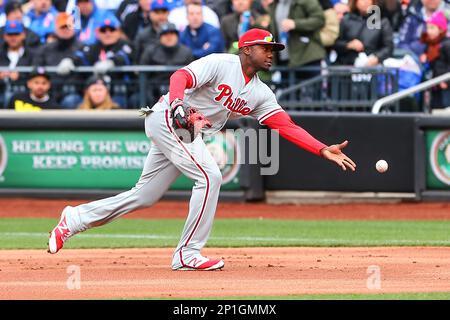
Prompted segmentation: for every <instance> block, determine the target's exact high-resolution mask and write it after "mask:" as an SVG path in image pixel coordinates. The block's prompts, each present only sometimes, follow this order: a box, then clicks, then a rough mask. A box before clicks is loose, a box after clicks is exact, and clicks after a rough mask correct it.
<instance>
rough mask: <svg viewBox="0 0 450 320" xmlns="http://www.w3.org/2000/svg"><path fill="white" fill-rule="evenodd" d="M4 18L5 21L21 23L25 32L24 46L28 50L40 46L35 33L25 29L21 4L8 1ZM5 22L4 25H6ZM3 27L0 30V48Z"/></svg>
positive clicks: (39, 40)
mask: <svg viewBox="0 0 450 320" xmlns="http://www.w3.org/2000/svg"><path fill="white" fill-rule="evenodd" d="M5 16H6V21H22V24H24V31H25V45H26V46H27V47H29V48H35V47H38V46H39V45H40V44H41V39H40V38H39V36H38V35H37V33H35V32H33V31H32V30H31V29H30V28H27V27H26V26H25V23H24V20H25V19H24V15H23V11H22V4H21V3H20V2H18V1H8V2H7V3H6V4H5ZM6 21H5V24H6ZM4 30H5V27H4V26H3V27H1V28H0V46H1V45H2V43H3V33H4Z"/></svg>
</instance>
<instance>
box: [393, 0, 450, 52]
mask: <svg viewBox="0 0 450 320" xmlns="http://www.w3.org/2000/svg"><path fill="white" fill-rule="evenodd" d="M437 11H443V12H444V13H446V15H447V14H448V15H450V3H449V2H446V0H420V1H415V2H412V1H411V4H410V6H409V7H408V12H407V15H406V18H405V19H404V21H403V23H402V24H401V25H400V28H399V30H398V44H396V49H403V50H406V51H407V52H408V53H409V54H411V53H412V54H413V55H414V54H415V55H416V56H417V58H419V57H420V55H421V54H423V53H424V52H425V48H426V45H425V44H424V43H423V42H421V41H420V37H421V35H422V33H423V32H424V30H425V29H426V21H427V20H428V19H429V18H430V17H431V16H432V15H433V13H435V12H437ZM449 23H450V19H449V21H447V30H449V27H448V26H449Z"/></svg>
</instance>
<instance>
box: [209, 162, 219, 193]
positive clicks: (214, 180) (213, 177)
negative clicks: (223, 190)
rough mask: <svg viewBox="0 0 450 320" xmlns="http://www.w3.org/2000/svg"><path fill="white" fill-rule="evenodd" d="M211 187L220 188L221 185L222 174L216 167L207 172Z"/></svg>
mask: <svg viewBox="0 0 450 320" xmlns="http://www.w3.org/2000/svg"><path fill="white" fill-rule="evenodd" d="M207 174H208V178H209V183H210V184H211V187H213V188H215V187H220V185H221V184H222V172H220V169H219V168H218V167H213V168H211V169H210V170H208V172H207Z"/></svg>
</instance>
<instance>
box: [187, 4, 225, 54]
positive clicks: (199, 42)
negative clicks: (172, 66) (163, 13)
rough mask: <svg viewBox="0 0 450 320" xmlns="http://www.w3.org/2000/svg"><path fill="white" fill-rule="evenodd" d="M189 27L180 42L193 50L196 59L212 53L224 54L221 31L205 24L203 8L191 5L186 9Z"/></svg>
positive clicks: (198, 5)
mask: <svg viewBox="0 0 450 320" xmlns="http://www.w3.org/2000/svg"><path fill="white" fill-rule="evenodd" d="M186 10H187V19H188V22H189V24H188V26H187V27H186V29H184V31H183V32H182V33H181V35H180V42H181V43H182V44H184V45H185V46H187V47H189V48H191V50H192V54H193V56H194V58H195V59H198V58H201V57H204V56H207V55H208V54H211V53H221V52H224V49H225V45H224V40H223V37H222V32H221V31H220V29H218V28H215V27H213V26H211V25H209V24H207V23H204V22H203V11H202V6H201V5H200V4H198V3H191V4H189V5H188V6H187V7H186Z"/></svg>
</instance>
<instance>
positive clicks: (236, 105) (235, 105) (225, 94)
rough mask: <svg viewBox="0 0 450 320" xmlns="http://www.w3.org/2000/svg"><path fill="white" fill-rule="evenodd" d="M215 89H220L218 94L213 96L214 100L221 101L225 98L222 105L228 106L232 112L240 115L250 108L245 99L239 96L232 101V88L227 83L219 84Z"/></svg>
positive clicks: (247, 111) (246, 112)
mask: <svg viewBox="0 0 450 320" xmlns="http://www.w3.org/2000/svg"><path fill="white" fill-rule="evenodd" d="M217 89H218V90H219V91H220V94H219V95H218V96H217V97H215V98H214V100H215V101H221V100H222V99H224V98H225V101H224V102H223V103H222V105H223V106H224V107H226V108H228V109H229V110H230V111H232V112H237V113H240V114H242V115H246V114H249V113H250V111H252V109H250V108H248V107H247V101H246V100H244V99H241V98H236V99H234V101H233V90H232V89H231V87H230V86H229V85H226V84H219V86H218V87H217Z"/></svg>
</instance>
